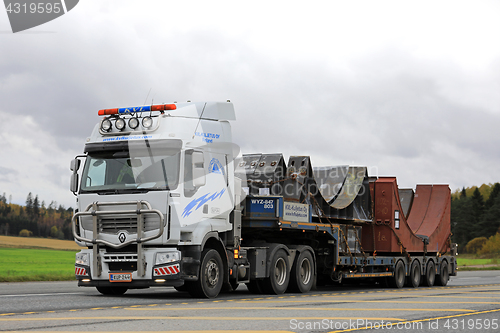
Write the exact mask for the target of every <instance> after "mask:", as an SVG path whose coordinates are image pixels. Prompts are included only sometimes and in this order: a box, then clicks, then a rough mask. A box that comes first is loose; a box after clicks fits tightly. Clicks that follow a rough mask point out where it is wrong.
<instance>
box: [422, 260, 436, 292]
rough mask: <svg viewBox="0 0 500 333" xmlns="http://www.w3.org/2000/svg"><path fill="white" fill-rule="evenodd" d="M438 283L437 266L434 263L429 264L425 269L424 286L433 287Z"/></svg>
mask: <svg viewBox="0 0 500 333" xmlns="http://www.w3.org/2000/svg"><path fill="white" fill-rule="evenodd" d="M434 281H436V266H435V265H434V262H433V261H429V262H428V263H427V268H426V269H425V275H424V284H425V285H426V286H427V287H432V286H433V285H434Z"/></svg>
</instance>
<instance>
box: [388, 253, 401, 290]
mask: <svg viewBox="0 0 500 333" xmlns="http://www.w3.org/2000/svg"><path fill="white" fill-rule="evenodd" d="M387 282H388V284H389V286H390V287H391V288H398V289H399V288H403V286H404V284H405V264H404V263H403V261H402V260H400V261H398V262H397V264H396V267H395V268H394V275H393V276H391V277H389V278H388V281H387Z"/></svg>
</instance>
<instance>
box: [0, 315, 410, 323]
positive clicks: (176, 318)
mask: <svg viewBox="0 0 500 333" xmlns="http://www.w3.org/2000/svg"><path fill="white" fill-rule="evenodd" d="M363 318H364V319H366V320H393V321H405V320H406V319H404V318H379V317H377V318H370V317H368V318H365V317H363ZM292 319H296V320H324V319H327V320H349V319H352V317H326V318H325V317H213V316H212V317H202V316H191V317H175V316H102V317H99V316H96V317H78V318H69V317H60V318H0V322H14V321H64V320H66V321H67V320H213V321H216V320H217V321H225V320H231V321H239V320H287V321H290V320H292Z"/></svg>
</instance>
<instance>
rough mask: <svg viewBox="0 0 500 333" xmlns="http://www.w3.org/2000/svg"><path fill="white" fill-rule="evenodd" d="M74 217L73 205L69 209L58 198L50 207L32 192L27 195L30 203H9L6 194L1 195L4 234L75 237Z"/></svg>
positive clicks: (0, 229) (1, 231) (0, 227)
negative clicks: (58, 202) (72, 230)
mask: <svg viewBox="0 0 500 333" xmlns="http://www.w3.org/2000/svg"><path fill="white" fill-rule="evenodd" d="M72 216H73V208H71V207H70V208H67V209H66V208H65V207H64V206H62V205H57V202H55V201H51V202H50V204H49V205H48V206H47V205H46V204H45V201H42V202H40V199H39V198H38V195H33V194H32V193H31V192H30V193H29V194H28V196H27V197H26V206H20V205H16V204H12V203H10V201H9V202H7V197H6V194H5V193H3V194H2V195H0V235H5V236H35V237H51V238H58V239H70V240H72V239H73V234H72V232H71V217H72Z"/></svg>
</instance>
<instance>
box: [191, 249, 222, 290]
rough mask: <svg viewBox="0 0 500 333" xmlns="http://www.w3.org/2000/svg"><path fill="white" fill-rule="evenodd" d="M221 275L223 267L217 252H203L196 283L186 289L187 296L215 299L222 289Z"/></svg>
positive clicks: (212, 250)
mask: <svg viewBox="0 0 500 333" xmlns="http://www.w3.org/2000/svg"><path fill="white" fill-rule="evenodd" d="M223 274H224V266H223V265H222V259H221V257H220V255H219V252H217V251H216V250H214V249H206V250H204V251H203V253H202V260H201V265H200V274H199V277H198V281H193V284H192V288H188V291H189V294H190V295H191V296H193V297H206V298H214V297H217V295H219V293H220V291H221V289H222V282H223V280H224V278H223Z"/></svg>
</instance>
